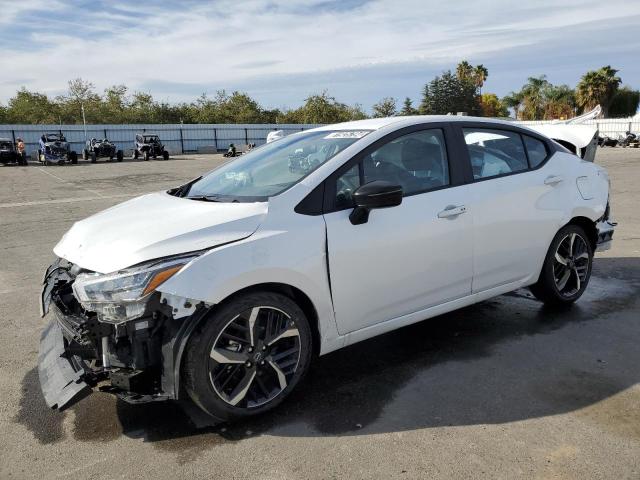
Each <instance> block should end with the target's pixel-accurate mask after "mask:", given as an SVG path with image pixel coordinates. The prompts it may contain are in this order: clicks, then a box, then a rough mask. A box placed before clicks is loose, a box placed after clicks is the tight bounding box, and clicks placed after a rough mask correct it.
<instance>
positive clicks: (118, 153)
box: [116, 150, 124, 162]
mask: <svg viewBox="0 0 640 480" xmlns="http://www.w3.org/2000/svg"><path fill="white" fill-rule="evenodd" d="M123 159H124V154H123V153H122V150H118V151H117V153H116V160H118V161H119V162H121V161H122V160H123Z"/></svg>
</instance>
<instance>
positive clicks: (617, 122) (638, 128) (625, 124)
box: [518, 118, 640, 138]
mask: <svg viewBox="0 0 640 480" xmlns="http://www.w3.org/2000/svg"><path fill="white" fill-rule="evenodd" d="M518 123H520V124H522V125H545V124H546V125H549V124H552V123H553V120H529V121H518ZM581 125H595V126H596V127H597V128H598V130H599V132H600V135H601V136H602V135H607V136H609V137H611V138H618V135H624V134H625V133H626V132H634V133H638V132H640V119H638V118H603V119H599V120H588V121H586V122H584V123H582V124H581Z"/></svg>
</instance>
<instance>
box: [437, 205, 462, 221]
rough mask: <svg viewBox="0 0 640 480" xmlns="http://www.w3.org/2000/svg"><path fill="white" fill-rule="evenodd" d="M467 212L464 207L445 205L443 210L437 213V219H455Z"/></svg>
mask: <svg viewBox="0 0 640 480" xmlns="http://www.w3.org/2000/svg"><path fill="white" fill-rule="evenodd" d="M466 211H467V207H465V206H464V205H447V206H446V207H445V209H444V210H442V211H441V212H438V218H451V217H457V216H458V215H461V214H463V213H464V212H466Z"/></svg>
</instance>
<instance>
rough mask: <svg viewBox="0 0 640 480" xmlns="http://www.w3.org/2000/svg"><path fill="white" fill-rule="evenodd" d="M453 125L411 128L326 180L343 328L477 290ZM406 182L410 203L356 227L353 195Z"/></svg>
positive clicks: (329, 230)
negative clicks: (374, 185)
mask: <svg viewBox="0 0 640 480" xmlns="http://www.w3.org/2000/svg"><path fill="white" fill-rule="evenodd" d="M451 135H452V133H451V130H450V129H449V127H448V126H447V125H444V124H442V125H433V124H429V125H428V126H427V125H423V126H421V128H414V127H411V129H409V130H407V129H404V130H402V131H400V132H395V133H394V134H391V135H389V136H388V137H387V138H385V139H383V140H382V141H379V142H377V143H376V144H374V145H373V146H372V147H370V148H368V149H366V150H365V151H364V152H363V153H362V154H361V155H359V156H358V157H356V158H355V159H354V160H352V161H351V162H349V163H347V164H346V165H345V166H344V167H343V168H341V169H339V170H338V172H336V173H335V174H334V175H333V176H332V177H330V178H329V179H328V180H327V183H326V184H325V202H326V203H325V215H324V218H325V221H326V226H327V245H328V262H329V272H330V278H331V288H332V295H333V302H334V309H335V314H336V320H337V324H338V330H339V332H340V333H341V334H345V333H349V332H353V331H355V330H359V329H362V328H366V327H370V326H372V325H375V324H378V323H380V322H384V321H387V320H390V319H393V318H397V317H400V316H402V315H406V314H410V313H414V312H417V311H420V310H423V309H425V308H428V307H431V306H435V305H438V304H441V303H444V302H447V301H450V300H454V299H457V298H460V297H464V296H466V295H469V294H470V292H471V278H472V244H471V242H472V235H471V228H472V222H471V217H470V215H469V214H467V213H466V207H465V203H466V201H467V189H468V187H467V186H466V185H462V184H461V183H462V182H461V176H460V174H459V169H457V168H456V167H455V161H456V159H459V153H458V150H457V149H456V148H455V146H452V142H451ZM374 180H387V181H390V182H393V183H397V184H400V185H401V186H402V188H403V192H404V198H403V201H402V204H401V205H399V206H396V207H392V208H386V209H377V210H372V211H371V213H370V215H369V220H368V222H367V223H364V224H362V225H352V224H351V222H350V221H349V214H350V213H351V211H352V210H353V202H352V199H351V194H352V193H353V192H354V191H355V189H357V188H358V187H359V186H360V185H362V184H364V183H368V182H370V181H374Z"/></svg>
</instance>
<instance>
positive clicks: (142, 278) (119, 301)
mask: <svg viewBox="0 0 640 480" xmlns="http://www.w3.org/2000/svg"><path fill="white" fill-rule="evenodd" d="M197 256H198V255H192V256H187V257H180V258H173V259H169V260H160V261H155V262H152V263H147V264H144V265H140V266H138V267H134V268H129V269H126V270H123V271H120V272H116V273H108V274H104V275H102V274H99V273H81V274H79V275H78V276H77V277H76V279H75V281H74V283H73V292H74V294H75V297H76V299H77V300H78V302H80V304H81V305H82V307H83V308H84V309H85V310H88V311H90V312H96V313H97V314H98V319H99V320H100V321H102V322H108V323H115V324H117V323H123V322H128V321H129V320H133V319H135V318H138V317H140V316H141V315H142V314H143V313H144V309H145V305H146V303H147V301H148V300H149V297H150V296H151V294H152V293H153V292H154V291H155V289H156V288H158V287H159V286H160V285H161V284H162V283H164V282H166V281H167V280H168V279H169V278H171V277H172V276H173V275H175V274H176V273H178V272H179V271H180V270H181V269H182V267H184V266H185V265H186V264H187V263H189V262H190V261H191V260H193V259H194V258H196V257H197Z"/></svg>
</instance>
